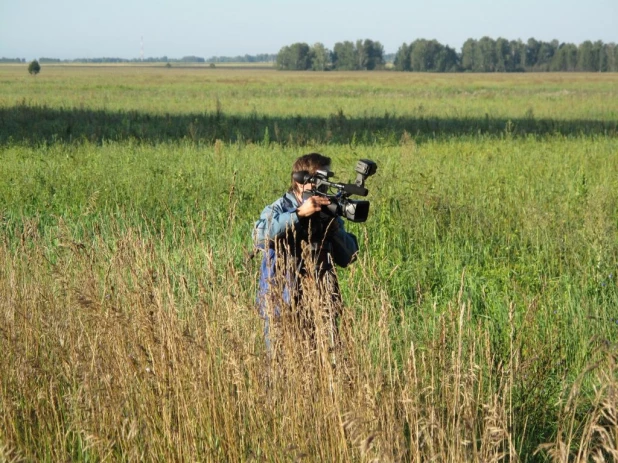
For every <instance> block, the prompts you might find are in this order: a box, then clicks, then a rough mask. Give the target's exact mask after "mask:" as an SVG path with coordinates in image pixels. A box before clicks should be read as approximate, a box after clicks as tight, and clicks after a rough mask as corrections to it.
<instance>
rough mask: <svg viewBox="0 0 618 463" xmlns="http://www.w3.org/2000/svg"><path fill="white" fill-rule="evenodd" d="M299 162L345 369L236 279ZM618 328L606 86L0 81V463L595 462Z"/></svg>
mask: <svg viewBox="0 0 618 463" xmlns="http://www.w3.org/2000/svg"><path fill="white" fill-rule="evenodd" d="M311 151H319V152H322V153H324V154H326V155H328V156H330V157H332V158H333V160H334V165H333V170H334V171H335V173H336V174H337V176H336V177H335V178H336V179H337V180H338V181H341V182H347V181H351V180H353V178H354V175H355V174H354V172H353V169H354V165H355V163H356V161H357V159H359V158H368V159H372V160H374V161H376V162H377V163H378V166H379V167H378V172H377V174H376V175H375V176H374V177H371V178H370V179H369V180H368V182H367V187H368V188H369V191H370V194H369V197H368V199H369V200H370V201H371V212H370V217H369V220H368V221H367V222H366V223H364V224H354V223H346V227H347V228H348V229H349V230H350V231H352V232H353V233H355V234H356V235H357V236H358V238H359V242H360V244H361V253H360V256H359V259H358V261H357V262H356V263H354V264H353V265H352V266H350V267H349V268H347V269H340V270H339V272H338V274H339V279H340V282H341V286H342V292H343V297H344V301H345V306H346V310H345V313H344V316H343V318H342V320H341V332H342V337H343V348H342V349H341V351H337V352H336V353H335V354H334V356H335V362H336V366H335V367H333V366H332V362H333V354H332V353H331V352H329V349H328V346H327V345H326V343H325V342H324V340H323V338H322V337H321V334H320V333H321V332H319V335H318V337H317V342H316V344H315V345H311V344H310V343H307V342H306V340H304V339H303V337H302V336H300V335H299V333H297V332H295V331H294V330H293V329H292V328H289V330H288V331H286V330H284V329H282V332H281V333H280V343H279V345H278V346H277V351H276V352H277V354H276V357H277V358H276V361H274V362H270V363H269V362H268V361H267V358H266V355H265V349H264V343H263V338H262V321H261V320H260V318H259V316H258V314H257V312H256V309H255V294H256V284H257V274H258V268H259V257H258V258H254V259H250V258H249V254H250V252H251V251H252V240H251V233H252V226H253V222H254V221H255V220H256V219H257V218H258V216H259V214H260V212H261V210H262V208H263V207H264V206H265V205H266V204H269V203H271V202H272V201H273V200H275V199H276V198H277V197H279V196H280V195H281V194H282V193H283V192H284V191H285V189H286V188H287V186H288V183H289V171H290V166H291V164H292V162H293V160H294V159H295V158H296V157H297V156H299V155H301V154H304V153H308V152H311ZM319 307H320V298H319V295H317V294H316V295H315V298H314V300H313V302H312V304H311V308H312V310H313V309H315V311H316V316H315V320H316V323H317V324H318V326H319V325H320V320H321V317H320V316H319V314H318V311H319ZM617 307H618V75H617V74H567V73H565V74H550V73H543V74H517V75H504V74H501V75H492V74H459V75H445V74H422V75H419V74H410V73H396V72H366V73H365V72H351V73H346V72H338V73H334V72H331V73H328V72H327V73H301V72H299V73H286V72H277V71H271V70H266V69H233V68H226V69H223V68H219V67H217V68H215V69H212V68H208V67H207V66H204V67H191V68H182V69H180V68H174V67H172V68H171V69H169V68H164V67H163V66H149V67H145V66H133V67H132V66H84V67H81V66H73V65H72V66H60V65H59V66H52V65H46V66H43V67H42V70H41V73H40V74H39V75H38V76H36V77H31V76H29V75H28V74H27V71H26V66H16V65H3V66H0V353H1V355H0V372H1V373H0V461H67V460H75V461H137V460H147V461H152V460H157V461H296V460H303V459H304V460H306V461H430V460H432V459H433V460H435V461H457V462H459V461H478V462H480V461H484V462H485V461H511V462H514V461H560V462H563V461H564V462H566V461H590V460H592V458H593V457H596V458H598V459H599V460H598V461H602V460H603V459H605V460H607V461H609V460H611V459H612V458H614V459H615V458H616V457H617V456H618V396H617V391H618V367H617V365H616V360H617V354H618V351H617V349H616V345H617V344H616V343H617V341H618V311H617V310H616V308H617Z"/></svg>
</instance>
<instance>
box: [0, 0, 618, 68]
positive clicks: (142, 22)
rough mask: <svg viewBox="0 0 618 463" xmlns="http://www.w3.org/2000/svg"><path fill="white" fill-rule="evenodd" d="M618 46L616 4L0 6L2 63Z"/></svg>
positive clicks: (56, 1)
mask: <svg viewBox="0 0 618 463" xmlns="http://www.w3.org/2000/svg"><path fill="white" fill-rule="evenodd" d="M483 36H489V37H491V38H493V39H497V38H498V37H504V38H506V39H508V40H517V39H521V40H523V41H527V40H528V38H530V37H534V38H535V39H537V40H543V41H551V40H553V39H557V40H559V41H560V42H570V43H575V44H580V43H581V42H583V41H585V40H592V41H596V40H601V41H603V42H605V43H609V42H618V0H423V1H421V0H313V1H311V2H308V1H295V0H287V1H285V0H0V57H6V58H24V59H26V60H27V61H30V60H32V59H38V58H41V57H44V58H60V59H76V58H100V57H114V58H126V59H132V58H140V57H141V55H142V50H143V56H144V57H146V58H147V57H162V56H167V57H168V58H182V57H183V56H189V55H192V56H199V57H203V58H206V59H208V58H210V57H212V56H237V55H245V54H248V55H256V54H261V53H273V54H275V53H277V52H278V51H279V50H280V49H281V47H283V46H285V45H291V44H292V43H295V42H305V43H308V44H309V45H312V44H314V43H316V42H321V43H323V44H324V45H325V46H326V47H327V48H329V49H331V50H332V49H333V47H334V45H335V43H337V42H343V41H345V40H350V41H356V40H357V39H371V40H374V41H379V42H380V43H381V44H382V45H383V46H384V51H385V52H386V53H395V52H397V50H398V48H399V47H400V46H401V44H403V43H410V42H413V41H414V40H416V39H419V38H422V39H436V40H438V41H439V42H440V43H442V44H444V45H449V46H451V47H452V48H455V49H456V50H457V51H458V52H459V51H461V46H462V44H463V43H464V42H465V41H466V40H467V39H469V38H473V39H480V38H481V37H483Z"/></svg>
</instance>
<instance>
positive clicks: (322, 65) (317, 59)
mask: <svg viewBox="0 0 618 463" xmlns="http://www.w3.org/2000/svg"><path fill="white" fill-rule="evenodd" d="M309 54H310V60H311V69H313V70H314V71H326V70H327V69H328V68H329V67H330V64H331V52H330V51H329V50H328V49H327V48H326V47H325V46H324V44H322V43H320V42H318V43H315V44H313V46H312V47H311V50H310V52H309Z"/></svg>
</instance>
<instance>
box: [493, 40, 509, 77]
mask: <svg viewBox="0 0 618 463" xmlns="http://www.w3.org/2000/svg"><path fill="white" fill-rule="evenodd" d="M510 61H511V47H510V44H509V41H508V40H506V39H503V38H502V37H498V40H496V71H497V72H507V71H511V62H510Z"/></svg>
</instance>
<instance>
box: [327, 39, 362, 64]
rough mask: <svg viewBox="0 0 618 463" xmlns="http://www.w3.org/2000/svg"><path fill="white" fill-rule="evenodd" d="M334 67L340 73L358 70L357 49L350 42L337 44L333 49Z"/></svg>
mask: <svg viewBox="0 0 618 463" xmlns="http://www.w3.org/2000/svg"><path fill="white" fill-rule="evenodd" d="M333 67H334V68H335V69H337V70H339V71H354V70H356V69H357V68H356V47H355V46H354V44H353V43H352V42H350V41H348V40H346V41H345V42H337V43H336V44H335V47H334V48H333Z"/></svg>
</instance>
